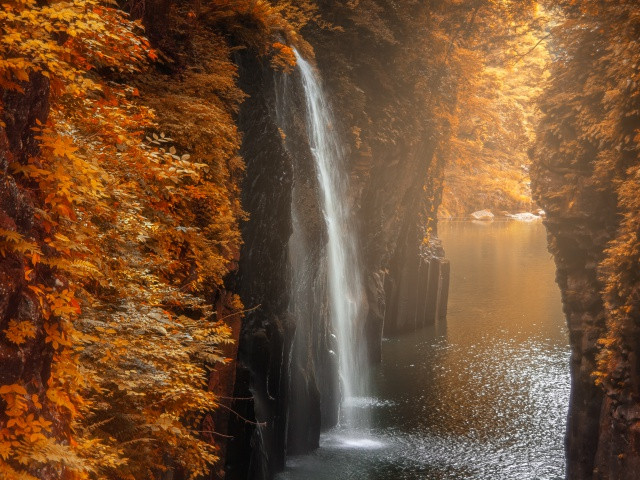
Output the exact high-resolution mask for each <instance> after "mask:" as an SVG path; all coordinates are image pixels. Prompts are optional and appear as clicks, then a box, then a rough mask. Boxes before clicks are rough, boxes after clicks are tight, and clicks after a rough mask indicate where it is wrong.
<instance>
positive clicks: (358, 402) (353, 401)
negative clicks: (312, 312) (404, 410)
mask: <svg viewBox="0 0 640 480" xmlns="http://www.w3.org/2000/svg"><path fill="white" fill-rule="evenodd" d="M393 405H395V402H393V401H391V400H383V399H381V398H376V397H349V398H346V399H345V400H344V401H343V403H342V406H343V408H381V407H391V406H393Z"/></svg>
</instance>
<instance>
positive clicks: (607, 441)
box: [531, 1, 640, 480]
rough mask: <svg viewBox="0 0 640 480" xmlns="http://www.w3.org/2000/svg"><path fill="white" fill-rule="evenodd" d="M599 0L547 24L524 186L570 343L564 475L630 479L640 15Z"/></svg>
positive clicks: (565, 9)
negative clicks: (548, 41) (545, 74)
mask: <svg viewBox="0 0 640 480" xmlns="http://www.w3.org/2000/svg"><path fill="white" fill-rule="evenodd" d="M595 3H596V2H584V4H583V5H581V6H579V7H576V6H575V5H568V4H563V5H562V13H563V15H564V17H563V18H562V21H561V22H560V23H559V25H558V26H557V27H556V28H555V29H554V31H553V34H554V42H553V43H552V45H553V53H554V54H555V56H554V57H553V58H554V62H553V64H552V68H551V71H550V73H551V77H550V82H549V84H548V85H547V87H546V91H545V94H544V96H543V97H542V98H541V101H540V103H541V110H542V120H541V123H540V126H539V127H538V140H537V144H536V147H535V149H534V150H533V151H532V152H531V153H532V154H533V160H534V164H533V169H532V187H533V191H534V196H535V198H536V199H537V201H538V202H539V203H540V205H541V206H542V208H543V209H544V210H545V211H546V213H547V219H546V220H545V224H546V226H547V230H548V237H549V247H550V251H551V252H552V253H553V254H554V256H555V260H556V265H557V281H558V285H559V286H560V289H561V292H562V298H563V302H564V310H565V313H566V316H567V323H568V327H569V334H570V341H571V348H572V357H571V382H572V385H571V400H570V405H569V417H568V430H567V437H566V450H567V478H568V479H570V480H591V479H598V480H605V479H606V480H631V479H634V478H637V476H638V469H639V468H640V367H639V363H638V358H639V355H640V345H639V344H638V338H639V337H638V318H640V315H639V305H640V303H639V302H640V300H639V299H640V296H639V293H638V292H639V285H640V281H639V280H640V279H639V277H638V264H639V263H638V262H639V261H640V253H639V249H638V245H640V238H639V235H640V228H639V227H638V225H639V222H640V208H639V206H640V205H639V198H640V197H639V196H638V178H639V177H638V172H639V170H640V161H639V158H640V157H639V155H638V152H639V150H640V148H639V146H638V145H639V142H638V136H637V132H638V128H640V116H639V115H638V111H639V108H640V94H639V92H638V80H639V79H640V78H639V75H640V74H639V71H640V67H639V65H638V62H637V59H638V58H639V55H640V47H639V46H638V42H637V32H638V31H639V29H640V21H639V20H638V17H637V4H636V3H635V2H629V1H614V2H608V3H607V4H606V5H601V4H598V6H596V5H595ZM601 7H602V8H601Z"/></svg>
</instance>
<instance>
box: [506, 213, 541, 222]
mask: <svg viewBox="0 0 640 480" xmlns="http://www.w3.org/2000/svg"><path fill="white" fill-rule="evenodd" d="M507 217H509V218H511V219H513V220H517V221H518V222H535V221H536V220H540V216H539V215H534V214H533V213H531V212H522V213H514V214H513V215H507Z"/></svg>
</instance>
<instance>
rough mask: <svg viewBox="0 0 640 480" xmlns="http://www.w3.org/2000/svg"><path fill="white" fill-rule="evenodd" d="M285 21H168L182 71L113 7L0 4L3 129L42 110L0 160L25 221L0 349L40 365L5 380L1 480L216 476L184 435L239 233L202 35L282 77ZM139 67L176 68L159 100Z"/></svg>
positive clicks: (247, 7)
mask: <svg viewBox="0 0 640 480" xmlns="http://www.w3.org/2000/svg"><path fill="white" fill-rule="evenodd" d="M198 3H199V2H198ZM286 7H287V8H286V12H284V11H283V7H274V6H272V5H271V4H269V3H267V2H262V1H258V2H212V3H211V4H210V5H208V6H207V8H205V9H203V10H200V11H196V9H195V8H194V6H191V5H187V4H180V5H176V7H175V8H173V9H172V10H171V11H170V13H169V15H170V17H171V18H172V22H173V26H174V28H176V29H177V30H176V31H178V30H180V29H182V31H184V30H185V29H187V28H188V29H189V30H190V32H191V33H192V34H193V35H194V38H196V39H197V40H199V41H200V44H199V45H200V46H199V47H196V49H195V50H192V51H191V52H190V54H191V55H192V58H191V59H186V60H185V59H184V58H182V57H179V55H174V56H173V58H171V55H172V53H173V52H168V53H163V52H162V51H161V50H157V49H154V48H152V47H151V46H150V43H149V42H148V40H147V39H146V36H145V30H144V27H143V25H142V23H141V22H140V21H132V20H131V19H130V18H129V17H128V15H127V14H126V13H124V12H123V11H121V10H119V9H118V8H116V6H115V4H113V5H111V4H109V3H108V2H107V3H104V2H99V1H96V0H72V1H53V0H52V1H49V2H37V1H35V0H15V1H11V0H7V1H6V2H4V3H3V4H2V9H1V10H0V32H1V36H0V89H1V90H2V92H3V97H2V98H3V99H4V100H3V102H2V103H0V108H2V110H3V111H2V116H3V118H4V119H5V121H7V119H11V120H12V119H13V118H14V117H13V115H14V114H15V112H14V111H13V110H11V109H12V108H14V107H15V106H14V103H15V102H13V103H12V102H11V101H9V100H8V99H18V103H20V102H22V104H23V103H25V102H26V101H28V100H27V94H28V93H29V92H30V91H31V90H30V88H31V85H32V84H34V82H37V81H39V82H40V83H41V84H42V85H44V86H45V87H44V88H43V90H42V95H41V98H38V99H37V100H38V101H40V102H44V103H45V106H47V107H49V108H44V109H43V110H44V111H45V112H46V111H47V110H48V117H47V116H46V115H45V116H44V117H43V118H39V119H30V120H29V121H30V123H31V124H30V125H29V127H30V128H31V130H30V131H29V130H27V133H26V135H27V136H26V137H25V139H24V140H28V141H30V142H32V143H33V145H34V146H35V147H34V149H33V151H32V152H30V153H28V154H27V153H26V152H27V150H26V149H25V148H20V146H19V145H18V146H17V148H14V149H12V150H11V149H5V151H3V152H2V153H3V154H4V155H5V161H6V165H5V170H4V172H3V182H5V186H7V188H17V189H19V191H21V192H25V195H26V196H27V197H28V198H29V202H30V203H31V204H32V205H33V211H32V217H30V218H29V219H28V220H27V221H26V223H25V222H23V223H20V222H19V221H17V220H15V219H13V220H12V219H10V218H9V217H7V219H4V220H3V222H2V225H1V226H2V228H0V255H1V256H2V261H3V262H5V263H6V264H11V265H19V266H20V267H19V268H20V269H21V275H22V276H23V277H24V280H22V283H21V287H20V288H19V289H18V290H17V291H16V295H17V296H19V297H20V298H23V299H24V302H27V303H29V302H30V304H32V305H35V307H34V310H33V311H34V312H37V313H32V314H31V315H26V314H23V313H21V311H15V309H13V310H12V309H10V310H9V311H8V315H10V316H8V317H7V318H2V319H0V327H1V330H2V333H1V338H0V349H3V352H8V353H7V354H8V355H13V356H18V358H20V355H22V356H23V357H22V358H26V361H32V359H31V358H29V357H25V355H33V352H34V351H40V352H41V353H39V354H37V355H39V356H40V357H42V359H41V360H42V361H43V362H44V363H43V364H44V365H45V369H46V372H45V374H44V375H42V377H40V376H38V377H37V378H36V377H30V376H29V375H27V374H26V373H24V372H25V371H24V370H22V371H19V370H16V371H11V370H7V371H5V372H3V376H2V378H3V379H4V378H6V379H7V383H6V384H4V385H0V398H1V399H2V401H1V402H0V477H2V478H12V479H13V478H15V479H24V480H28V479H34V478H43V477H44V478H70V479H71V478H73V479H81V478H96V479H97V478H120V479H136V480H140V479H144V478H157V477H158V476H159V475H160V474H162V473H163V472H165V471H167V470H169V469H170V470H173V471H176V472H181V473H180V474H181V475H184V476H187V477H191V478H192V477H196V476H198V475H202V474H204V473H206V472H207V471H208V469H209V467H210V466H211V464H212V463H213V462H215V461H216V460H217V453H216V445H215V444H214V443H212V442H211V441H210V439H211V438H212V436H215V434H216V432H215V431H207V428H208V427H204V426H203V423H202V421H203V418H204V416H205V415H206V414H207V412H208V411H210V410H212V409H214V408H216V406H217V404H218V399H217V397H216V395H214V394H213V393H212V392H210V391H209V390H208V388H207V382H208V371H209V369H211V368H214V367H215V365H216V364H224V363H226V362H228V359H226V358H224V356H223V354H222V353H221V350H220V349H221V347H222V346H223V345H224V344H225V343H227V342H229V341H230V333H231V332H230V329H229V327H228V326H227V324H226V322H225V317H228V316H233V315H238V312H239V311H240V310H241V309H242V304H241V302H240V300H239V299H238V298H237V297H236V296H233V295H231V294H229V293H228V292H225V290H224V283H223V282H224V277H225V276H226V275H227V273H228V272H229V271H231V270H233V269H234V268H235V261H236V259H237V253H238V249H239V245H240V242H241V239H240V234H239V228H238V222H239V220H240V219H241V218H243V216H244V213H243V212H242V209H241V206H240V202H239V188H238V183H239V181H240V179H241V178H242V170H243V162H242V159H241V158H240V157H239V156H238V148H239V144H240V136H239V134H238V132H237V129H236V127H235V121H234V117H233V116H234V112H235V111H236V109H237V106H238V105H239V102H240V101H241V100H242V98H243V95H242V92H240V90H239V89H238V88H237V87H236V85H235V81H236V78H235V77H236V74H235V71H236V70H235V67H234V66H233V64H232V63H230V61H229V56H230V55H231V50H230V48H229V46H228V45H227V44H226V43H225V41H224V39H223V37H222V36H220V35H213V34H211V31H209V36H210V37H212V39H210V40H207V37H206V36H205V34H206V33H207V32H206V31H207V29H209V30H210V29H211V27H212V25H214V26H215V25H217V26H218V28H219V29H220V30H221V31H222V30H223V29H224V28H223V27H224V26H223V25H222V23H223V22H227V24H226V27H228V26H229V25H232V22H231V23H229V19H230V18H234V17H238V16H242V17H243V18H245V17H249V18H252V19H253V24H254V27H249V28H246V27H243V32H242V35H241V36H238V37H237V40H238V41H240V39H242V40H244V41H246V42H247V44H248V45H249V46H250V47H255V48H256V49H257V53H258V54H262V55H265V56H267V57H268V58H270V59H271V62H272V64H273V65H274V66H276V67H278V68H282V69H285V70H288V69H290V68H291V67H292V65H294V64H295V59H293V56H292V52H291V49H290V48H289V47H288V46H286V45H285V44H283V43H280V42H279V41H277V39H276V36H277V35H281V36H282V38H286V39H287V40H288V41H292V40H293V41H295V39H296V38H298V37H297V33H296V25H302V24H303V23H304V22H305V21H306V20H305V19H306V18H307V15H311V14H312V11H311V10H309V9H307V8H305V7H304V5H303V6H302V7H300V8H294V6H292V5H290V4H287V5H286ZM285 13H286V15H285ZM288 19H290V20H291V21H289V20H288ZM203 25H206V26H203ZM226 27H225V28H226ZM176 31H174V32H173V33H176ZM252 31H253V36H251V35H250V33H251V32H252ZM207 41H208V43H206V42H207ZM298 41H299V42H300V44H303V42H302V39H301V38H298ZM196 45H197V42H196ZM258 46H259V48H257V47H258ZM216 47H218V48H216ZM197 48H199V49H200V52H198V51H197ZM202 52H206V53H205V54H204V55H199V56H197V60H198V63H197V64H195V61H194V60H193V59H194V56H195V55H197V54H198V53H202ZM180 53H183V52H180ZM159 56H162V57H163V58H162V59H159ZM156 61H162V62H164V64H165V65H167V64H168V65H171V64H173V65H174V69H175V68H177V66H179V67H180V68H181V69H182V80H179V79H173V80H172V84H173V88H169V89H168V90H167V89H165V92H164V97H163V98H164V101H158V98H159V97H158V92H159V90H158V88H159V82H157V81H156V82H155V83H154V81H152V80H150V79H151V78H152V77H153V75H152V74H151V72H152V68H153V67H152V66H150V65H151V64H153V63H154V62H156ZM185 69H186V70H185ZM160 78H162V76H160ZM167 78H168V77H165V79H167ZM202 87H206V90H204V93H203V90H200V89H201V88H202ZM196 92H198V93H196ZM203 95H204V97H205V98H202V96H203ZM153 106H157V107H158V108H157V109H156V110H154V108H152V107H153ZM163 114H164V115H163ZM182 120H184V121H182ZM5 121H3V122H2V123H0V127H2V128H6V129H7V132H8V133H7V134H8V135H9V134H10V133H11V132H10V130H11V128H10V127H13V126H14V125H13V123H12V124H11V125H7V123H5ZM196 124H199V128H196ZM194 131H197V132H198V138H197V139H196V138H189V135H190V134H192V133H193V132H194ZM4 134H5V133H3V135H4ZM9 140H10V141H11V140H12V139H11V138H9ZM14 220H15V221H14ZM12 301H13V302H16V304H17V303H19V302H18V300H16V298H13V300H12ZM21 301H22V300H21ZM38 319H41V320H42V321H41V322H39V320H38ZM34 349H35V350H34ZM21 352H22V353H21ZM21 372H22V373H21Z"/></svg>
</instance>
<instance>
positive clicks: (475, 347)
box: [280, 221, 570, 480]
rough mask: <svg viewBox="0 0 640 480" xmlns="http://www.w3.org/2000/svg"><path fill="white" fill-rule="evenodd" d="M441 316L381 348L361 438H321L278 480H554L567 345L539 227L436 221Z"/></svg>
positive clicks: (339, 433)
mask: <svg viewBox="0 0 640 480" xmlns="http://www.w3.org/2000/svg"><path fill="white" fill-rule="evenodd" d="M439 230H440V237H441V238H442V240H443V242H444V245H445V249H446V251H447V256H448V258H449V259H450V260H451V288H450V297H449V314H448V318H447V322H446V324H444V323H443V324H439V325H436V326H434V327H430V328H427V329H424V330H422V331H419V332H417V333H413V334H410V335H405V336H402V337H400V338H393V339H386V340H385V341H384V343H383V356H384V358H383V362H382V365H380V367H378V368H377V369H376V370H375V371H374V372H373V373H372V380H371V383H372V394H371V397H370V398H360V399H357V402H356V407H357V408H362V409H365V410H367V411H369V413H370V417H371V429H370V430H369V431H366V432H365V431H359V432H358V431H347V430H341V429H336V430H334V431H331V432H327V433H326V434H324V435H323V437H322V440H321V448H320V449H319V450H318V451H317V452H315V453H313V454H311V455H305V456H300V457H290V458H289V460H288V462H287V470H286V471H285V472H284V473H283V474H282V475H281V476H280V478H281V479H282V480H302V479H304V480H325V479H326V480H342V479H345V480H346V479H353V480H367V479H371V480H397V479H433V480H445V479H447V480H449V479H450V480H459V479H460V480H462V479H470V480H471V479H473V480H529V479H531V480H534V479H537V480H560V479H562V478H564V451H563V441H564V429H565V418H566V413H567V412H566V410H567V405H568V401H569V371H568V364H569V353H570V352H569V345H568V339H567V332H566V329H565V323H564V316H563V313H562V306H561V303H560V294H559V290H558V287H557V286H556V284H555V281H554V276H555V268H554V265H553V261H552V259H551V256H550V254H549V253H548V252H547V249H546V236H545V231H544V227H543V226H542V225H541V224H540V223H533V224H526V223H519V222H515V221H510V222H493V223H490V224H478V223H472V222H441V223H440V226H439Z"/></svg>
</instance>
